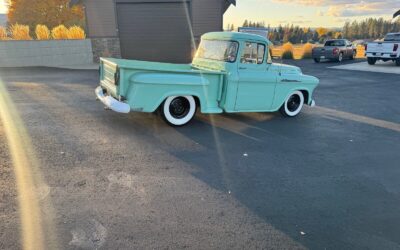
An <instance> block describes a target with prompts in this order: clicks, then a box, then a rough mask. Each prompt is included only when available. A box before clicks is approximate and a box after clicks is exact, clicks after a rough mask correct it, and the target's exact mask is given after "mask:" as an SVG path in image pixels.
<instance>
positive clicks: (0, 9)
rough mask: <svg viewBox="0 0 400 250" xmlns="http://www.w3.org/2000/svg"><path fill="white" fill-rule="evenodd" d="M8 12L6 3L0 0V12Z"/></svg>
mask: <svg viewBox="0 0 400 250" xmlns="http://www.w3.org/2000/svg"><path fill="white" fill-rule="evenodd" d="M6 12H7V8H6V5H5V3H4V0H0V14H4V13H6Z"/></svg>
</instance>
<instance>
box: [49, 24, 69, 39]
mask: <svg viewBox="0 0 400 250" xmlns="http://www.w3.org/2000/svg"><path fill="white" fill-rule="evenodd" d="M51 36H52V37H53V38H54V39H56V40H64V39H68V29H67V28H66V27H65V26H64V25H58V26H57V27H54V28H53V29H52V30H51Z"/></svg>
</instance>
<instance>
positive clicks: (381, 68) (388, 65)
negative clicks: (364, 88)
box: [331, 61, 400, 74]
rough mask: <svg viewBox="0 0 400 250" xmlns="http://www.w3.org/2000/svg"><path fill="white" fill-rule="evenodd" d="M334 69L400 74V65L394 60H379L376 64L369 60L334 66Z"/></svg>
mask: <svg viewBox="0 0 400 250" xmlns="http://www.w3.org/2000/svg"><path fill="white" fill-rule="evenodd" d="M331 68H333V69H343V70H353V71H354V70H355V71H366V72H376V73H389V74H400V67H399V66H396V64H395V63H394V62H392V61H390V62H382V61H378V62H377V63H376V64H375V65H368V63H367V62H359V63H350V64H344V65H335V66H332V67H331Z"/></svg>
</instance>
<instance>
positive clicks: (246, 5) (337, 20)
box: [224, 0, 400, 28]
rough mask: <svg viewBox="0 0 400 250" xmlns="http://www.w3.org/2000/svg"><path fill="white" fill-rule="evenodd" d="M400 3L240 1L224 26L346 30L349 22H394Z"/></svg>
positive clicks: (365, 0) (386, 0)
mask: <svg viewBox="0 0 400 250" xmlns="http://www.w3.org/2000/svg"><path fill="white" fill-rule="evenodd" d="M399 9H400V0H237V6H236V7H234V6H231V7H230V8H229V9H228V11H227V12H226V13H225V15H224V25H225V27H226V26H227V25H228V24H234V25H235V27H238V26H239V27H240V26H241V25H242V24H243V22H244V20H246V19H248V20H252V21H264V22H265V23H266V25H268V24H269V25H271V27H277V26H279V25H280V24H281V25H286V24H294V25H299V26H302V27H314V28H316V27H330V28H334V27H343V25H344V23H345V22H346V21H353V20H362V19H365V18H368V17H383V18H385V19H390V18H391V17H392V16H393V14H394V13H395V11H397V10H399Z"/></svg>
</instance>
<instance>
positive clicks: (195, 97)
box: [156, 95, 201, 110]
mask: <svg viewBox="0 0 400 250" xmlns="http://www.w3.org/2000/svg"><path fill="white" fill-rule="evenodd" d="M176 96H183V95H176ZM192 96H193V98H194V101H195V102H196V107H198V108H200V107H201V103H200V99H199V98H198V97H197V96H195V95H192ZM168 97H169V96H167V97H165V98H164V100H163V101H162V102H161V103H160V105H158V107H157V109H156V110H159V109H160V108H161V107H162V105H163V104H164V102H165V100H167V99H168Z"/></svg>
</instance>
